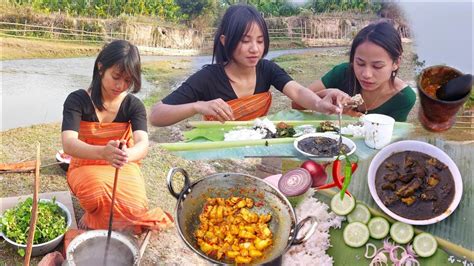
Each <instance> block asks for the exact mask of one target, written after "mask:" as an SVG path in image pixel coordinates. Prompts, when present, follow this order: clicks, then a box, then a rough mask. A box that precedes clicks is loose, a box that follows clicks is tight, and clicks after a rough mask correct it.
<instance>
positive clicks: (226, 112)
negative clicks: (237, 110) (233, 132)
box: [194, 98, 235, 123]
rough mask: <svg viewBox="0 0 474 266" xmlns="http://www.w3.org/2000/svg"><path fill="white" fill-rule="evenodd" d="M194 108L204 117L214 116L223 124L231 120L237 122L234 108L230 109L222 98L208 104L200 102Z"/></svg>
mask: <svg viewBox="0 0 474 266" xmlns="http://www.w3.org/2000/svg"><path fill="white" fill-rule="evenodd" d="M194 108H195V110H196V112H197V113H200V114H202V115H212V116H214V117H216V118H217V120H219V121H220V122H222V123H224V122H225V121H229V120H235V119H234V113H233V112H232V108H230V106H229V105H228V104H227V103H226V102H225V101H224V100H222V99H221V98H219V99H214V100H210V101H207V102H204V101H198V102H196V103H195V105H194Z"/></svg>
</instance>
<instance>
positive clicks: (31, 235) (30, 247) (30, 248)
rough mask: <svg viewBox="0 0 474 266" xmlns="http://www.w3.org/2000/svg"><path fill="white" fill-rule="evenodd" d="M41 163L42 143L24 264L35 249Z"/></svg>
mask: <svg viewBox="0 0 474 266" xmlns="http://www.w3.org/2000/svg"><path fill="white" fill-rule="evenodd" d="M40 165H41V157H40V144H39V142H38V146H37V148H36V167H35V181H34V186H33V207H32V208H31V219H30V229H29V230H28V240H27V242H26V252H25V260H24V262H23V265H25V266H29V265H30V259H31V252H32V251H33V239H34V236H35V229H36V220H37V219H38V191H39V171H40Z"/></svg>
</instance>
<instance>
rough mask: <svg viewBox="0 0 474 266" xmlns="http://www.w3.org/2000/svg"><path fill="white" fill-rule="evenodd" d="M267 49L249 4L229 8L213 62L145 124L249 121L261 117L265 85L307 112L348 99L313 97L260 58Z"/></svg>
mask: <svg viewBox="0 0 474 266" xmlns="http://www.w3.org/2000/svg"><path fill="white" fill-rule="evenodd" d="M268 47H269V36H268V31H267V26H266V23H265V20H264V19H263V17H262V16H261V15H260V13H259V12H258V11H257V10H256V9H255V8H254V7H252V6H249V5H235V6H231V7H230V8H228V9H227V11H226V13H225V14H224V17H223V19H222V21H221V24H220V26H219V28H218V29H217V32H216V35H215V38H214V52H213V62H214V59H215V60H216V64H212V65H207V66H205V67H204V68H203V69H201V70H200V71H198V72H197V73H195V74H194V75H192V76H191V77H190V78H188V80H186V81H185V82H184V83H183V84H182V85H181V86H180V87H179V88H178V89H177V90H176V91H174V92H172V93H171V94H170V95H168V96H167V97H165V98H164V99H163V100H162V101H161V102H159V103H157V104H156V105H155V106H154V107H153V108H152V112H151V116H150V122H151V123H152V124H153V125H155V126H167V125H171V124H174V123H177V122H179V121H181V120H183V119H186V118H188V117H191V116H193V115H195V114H202V115H204V116H205V119H209V120H219V121H221V122H223V121H227V120H249V119H253V118H256V117H258V116H262V115H266V113H267V111H268V108H269V106H270V103H271V94H270V93H269V92H268V91H269V89H270V86H271V85H273V86H274V87H275V88H276V89H277V90H279V91H281V92H283V93H284V94H285V95H287V96H288V97H289V98H291V99H292V100H294V101H295V102H297V103H299V104H300V105H302V106H304V107H306V108H307V109H311V110H315V111H318V112H322V113H337V112H339V111H340V108H339V107H338V105H341V104H342V102H343V101H346V100H348V99H349V96H347V94H345V93H343V92H341V91H338V90H328V91H325V92H324V93H323V94H319V95H315V94H314V93H312V92H311V91H310V90H309V89H307V88H305V87H303V86H301V85H300V84H298V83H297V82H295V81H293V80H292V79H291V77H290V76H289V75H288V74H287V73H286V72H285V71H284V70H283V69H281V68H280V67H279V66H278V65H276V64H275V63H273V62H271V61H268V60H265V59H263V57H264V56H265V55H266V54H267V52H268ZM320 97H322V98H320Z"/></svg>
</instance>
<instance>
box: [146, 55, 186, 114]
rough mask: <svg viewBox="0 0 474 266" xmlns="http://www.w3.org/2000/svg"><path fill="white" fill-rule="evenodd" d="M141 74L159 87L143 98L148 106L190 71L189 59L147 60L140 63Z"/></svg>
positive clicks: (159, 98) (169, 90)
mask: <svg viewBox="0 0 474 266" xmlns="http://www.w3.org/2000/svg"><path fill="white" fill-rule="evenodd" d="M142 69H143V74H144V76H145V77H146V79H147V80H149V81H150V82H152V83H153V84H154V85H155V86H157V87H158V88H159V89H157V90H155V91H154V92H153V93H152V94H151V95H150V96H149V97H147V98H146V99H145V100H144V103H145V106H146V107H150V106H152V105H153V104H155V103H156V102H158V101H159V100H161V99H162V98H163V97H164V96H166V95H167V94H168V93H170V92H171V89H172V88H173V87H175V86H176V85H177V84H178V83H180V82H181V81H182V80H183V78H184V77H185V76H187V75H189V73H190V72H191V60H188V59H181V60H175V61H156V62H147V63H144V64H143V65H142Z"/></svg>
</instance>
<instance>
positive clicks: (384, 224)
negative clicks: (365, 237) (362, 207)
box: [367, 217, 390, 239]
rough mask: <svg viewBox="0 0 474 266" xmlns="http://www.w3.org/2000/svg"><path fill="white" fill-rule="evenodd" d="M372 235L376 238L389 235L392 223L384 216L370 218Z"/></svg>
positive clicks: (369, 226) (369, 225)
mask: <svg viewBox="0 0 474 266" xmlns="http://www.w3.org/2000/svg"><path fill="white" fill-rule="evenodd" d="M367 227H368V228H369V233H370V236H371V237H372V238H374V239H382V238H384V237H386V236H387V235H388V232H389V231H390V224H389V223H388V221H387V220H386V219H385V218H383V217H374V218H372V219H370V221H369V224H368V225H367Z"/></svg>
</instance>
